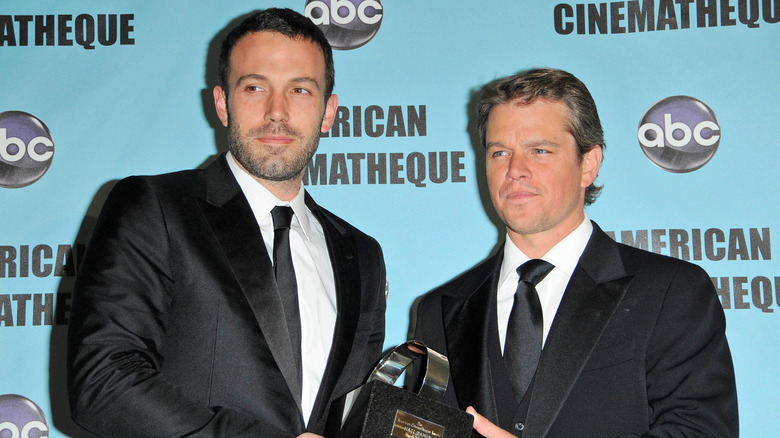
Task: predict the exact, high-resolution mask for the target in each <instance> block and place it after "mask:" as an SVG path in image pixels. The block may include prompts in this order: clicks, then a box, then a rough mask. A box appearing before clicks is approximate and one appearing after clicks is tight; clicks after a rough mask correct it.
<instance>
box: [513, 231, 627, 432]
mask: <svg viewBox="0 0 780 438" xmlns="http://www.w3.org/2000/svg"><path fill="white" fill-rule="evenodd" d="M593 228H594V229H593V235H592V236H591V241H590V242H589V243H588V246H587V247H586V249H585V252H583V255H582V257H581V258H580V262H579V263H578V265H577V268H576V269H575V270H574V273H573V274H572V277H571V279H570V280H569V284H568V286H567V287H566V291H565V292H564V295H563V299H562V300H561V304H560V306H559V307H558V312H557V313H556V316H555V319H554V320H553V324H552V327H551V328H550V333H549V335H548V338H547V342H546V344H545V346H544V350H542V355H541V357H540V358H539V366H538V368H537V371H536V376H535V378H534V384H533V393H532V394H531V400H530V405H529V408H528V413H527V416H526V422H525V426H526V428H525V431H524V435H525V436H527V437H544V436H546V434H547V433H548V431H549V430H550V427H551V426H552V424H553V422H554V420H555V418H556V416H557V415H558V413H559V412H560V409H561V407H562V406H563V404H564V402H565V401H566V398H567V397H568V395H569V393H570V391H571V389H572V387H573V386H574V384H575V382H576V381H577V379H578V378H579V375H580V373H581V372H582V369H583V367H584V366H585V363H586V362H587V360H588V358H589V357H590V355H591V353H592V351H593V348H594V347H595V346H596V343H597V342H598V340H599V338H600V337H601V334H602V333H603V332H604V329H605V327H606V326H607V324H608V323H609V321H610V319H611V318H612V315H613V314H614V312H615V309H617V307H618V305H619V304H620V301H621V300H622V299H623V296H624V295H625V292H626V290H627V289H628V285H629V283H630V282H631V279H632V278H633V277H629V276H627V275H626V273H625V270H624V268H623V264H622V261H621V259H620V254H619V253H618V248H617V245H616V244H615V242H614V241H612V240H611V239H610V238H609V237H608V236H607V235H606V234H604V232H603V231H601V229H600V228H598V226H597V225H596V224H595V223H594V224H593Z"/></svg>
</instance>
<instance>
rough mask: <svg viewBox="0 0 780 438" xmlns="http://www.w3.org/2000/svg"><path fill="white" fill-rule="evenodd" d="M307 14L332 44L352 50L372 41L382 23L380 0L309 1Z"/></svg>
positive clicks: (305, 12)
mask: <svg viewBox="0 0 780 438" xmlns="http://www.w3.org/2000/svg"><path fill="white" fill-rule="evenodd" d="M303 13H304V15H306V16H307V17H308V18H309V19H310V20H311V21H312V22H314V24H316V25H317V27H319V28H320V29H321V30H322V33H324V34H325V37H326V38H327V39H328V42H330V45H331V47H333V48H334V49H338V50H352V49H357V48H358V47H360V46H362V45H364V44H366V43H367V42H369V41H371V38H374V36H375V35H376V34H377V32H379V26H381V25H382V2H381V1H380V0H306V9H305V10H304V12H303Z"/></svg>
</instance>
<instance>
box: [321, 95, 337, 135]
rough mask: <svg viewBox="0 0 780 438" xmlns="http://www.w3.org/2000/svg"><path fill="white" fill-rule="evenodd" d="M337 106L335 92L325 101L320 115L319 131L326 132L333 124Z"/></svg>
mask: <svg viewBox="0 0 780 438" xmlns="http://www.w3.org/2000/svg"><path fill="white" fill-rule="evenodd" d="M338 107H339V97H338V96H336V95H335V94H331V95H330V97H329V98H328V101H327V102H325V114H324V115H323V116H322V126H320V132H328V131H329V130H330V127H331V126H333V121H334V120H336V110H337V109H338Z"/></svg>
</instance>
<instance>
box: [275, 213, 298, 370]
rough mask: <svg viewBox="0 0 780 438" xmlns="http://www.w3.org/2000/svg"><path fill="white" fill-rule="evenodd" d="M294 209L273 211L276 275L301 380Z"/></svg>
mask: <svg viewBox="0 0 780 438" xmlns="http://www.w3.org/2000/svg"><path fill="white" fill-rule="evenodd" d="M292 216H293V210H292V208H290V207H286V206H282V205H277V206H276V207H274V208H273V210H271V217H272V218H273V220H274V274H275V275H276V286H277V288H278V289H279V294H280V295H281V298H282V306H283V307H284V317H285V319H286V320H287V329H288V330H289V332H290V341H291V342H292V349H293V355H294V359H295V363H296V368H297V374H298V382H300V381H301V376H302V374H301V373H302V370H301V368H302V364H301V316H300V312H299V310H298V284H297V282H296V281H295V269H294V268H293V262H292V254H291V252H290V222H291V221H292Z"/></svg>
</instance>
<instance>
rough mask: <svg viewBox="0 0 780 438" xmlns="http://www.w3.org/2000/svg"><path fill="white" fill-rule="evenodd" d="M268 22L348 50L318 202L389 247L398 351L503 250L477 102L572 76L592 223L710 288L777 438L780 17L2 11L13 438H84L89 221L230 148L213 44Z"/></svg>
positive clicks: (316, 2)
mask: <svg viewBox="0 0 780 438" xmlns="http://www.w3.org/2000/svg"><path fill="white" fill-rule="evenodd" d="M271 6H285V7H290V8H293V9H295V10H297V11H300V12H301V13H305V14H306V15H307V16H309V17H310V18H311V19H312V20H313V21H315V23H317V24H318V25H320V26H321V27H322V28H323V30H324V31H325V33H326V35H327V36H328V37H329V39H330V40H331V43H332V44H333V46H334V48H336V49H337V50H336V51H335V52H334V56H335V63H336V88H335V92H336V94H338V96H339V105H340V106H339V108H338V114H337V120H336V123H335V124H334V126H333V128H332V129H331V131H330V132H329V133H328V135H327V136H325V138H323V139H322V141H321V143H320V148H319V150H318V152H317V154H316V155H315V157H314V159H313V161H312V163H311V164H310V165H309V167H308V168H307V171H306V174H305V176H304V182H305V184H307V186H308V187H307V189H308V190H309V191H310V192H311V193H312V194H313V196H314V197H315V199H317V201H318V202H319V203H320V204H322V205H323V206H325V207H326V208H328V209H330V210H332V211H334V212H336V213H337V214H339V215H341V216H342V217H344V218H346V219H347V220H349V221H351V222H352V223H353V224H355V225H356V226H358V227H359V228H361V229H362V230H364V231H366V232H367V233H369V234H371V235H372V236H374V237H375V238H376V239H377V240H379V242H380V243H381V244H382V247H383V249H384V252H385V257H386V262H387V270H388V282H389V296H388V306H387V337H386V345H387V346H388V347H389V346H392V345H396V344H399V343H401V342H403V341H404V340H405V339H406V337H407V330H408V325H409V317H410V310H411V308H412V304H413V302H414V300H415V298H416V297H418V296H419V295H421V294H423V293H425V292H427V291H429V290H431V289H432V288H434V287H435V286H437V285H440V284H442V283H444V282H445V281H447V280H449V279H451V278H452V277H454V276H456V275H457V274H458V273H460V272H462V271H464V270H465V269H467V268H469V267H471V266H473V265H474V264H476V263H477V262H478V261H480V260H481V259H483V258H485V257H486V256H488V255H489V254H490V253H491V252H492V251H494V250H495V248H496V246H497V245H498V244H499V243H500V242H501V241H502V240H503V239H504V234H503V231H502V226H501V224H500V222H499V221H498V220H497V217H496V215H495V213H494V212H493V210H492V207H491V204H490V200H489V198H488V196H487V194H486V191H485V182H484V157H483V155H482V152H481V151H480V146H479V145H478V144H477V142H476V141H475V136H474V135H473V134H472V133H473V129H472V127H473V125H474V120H473V117H472V113H473V110H472V103H473V98H474V93H475V92H476V91H477V90H478V89H479V87H480V86H481V85H483V84H484V83H486V82H488V81H490V80H492V79H494V78H496V77H500V76H506V75H509V74H513V73H516V72H518V71H520V70H523V69H527V68H531V67H541V66H548V67H556V68H561V69H564V70H568V71H570V72H572V73H573V74H575V75H576V76H578V77H579V78H580V79H582V81H583V82H585V84H586V85H587V86H588V87H589V88H590V90H591V92H592V94H593V96H594V98H595V100H596V103H597V104H598V107H599V111H600V114H601V118H602V122H603V124H604V129H605V132H606V143H607V148H606V152H605V161H604V164H603V167H602V170H601V174H600V176H599V180H598V181H599V182H600V183H601V184H603V185H604V186H605V188H604V191H603V194H602V196H601V197H600V198H599V199H598V201H597V202H596V203H595V204H594V205H593V206H591V207H589V208H588V210H587V213H588V215H589V216H590V217H591V218H592V219H594V220H595V221H597V222H598V223H599V225H600V226H601V227H602V228H603V229H605V230H609V231H610V232H611V234H612V236H613V237H614V238H615V239H616V240H618V241H620V242H623V243H627V244H630V245H634V246H638V247H641V248H645V249H647V250H650V251H653V252H656V253H660V254H665V255H669V256H672V257H677V258H680V259H684V260H689V261H692V262H694V263H697V264H699V265H701V266H702V267H704V268H705V269H706V270H707V271H708V273H709V274H710V276H711V278H712V281H713V283H714V284H715V287H716V289H717V291H718V294H719V296H720V300H721V303H722V305H723V308H724V310H725V313H726V318H727V322H728V332H727V334H728V337H729V341H730V344H731V349H732V354H733V356H734V365H735V368H736V375H737V384H738V393H739V402H740V422H741V429H742V433H743V436H747V437H761V436H768V435H767V434H768V433H771V431H777V430H780V418H779V417H778V416H777V412H778V410H780V398H779V397H778V395H777V394H778V393H780V374H778V371H777V368H778V365H779V364H780V353H779V352H780V349H778V347H777V345H779V344H780V304H779V302H780V264H778V263H777V261H776V260H775V259H776V258H780V247H779V246H778V245H776V244H774V242H773V237H774V238H775V239H776V240H778V239H780V235H777V234H776V233H778V232H780V203H778V200H779V199H778V194H777V193H778V189H777V187H778V185H780V172H778V171H777V166H778V162H780V137H779V136H778V133H777V125H778V119H780V105H778V102H779V101H780V81H778V74H779V73H778V72H780V23H778V22H780V0H629V1H610V2H598V1H595V2H589V3H584V2H578V1H561V2H558V1H517V0H513V1H509V0H485V1H479V2H476V1H452V0H426V1H398V0H396V1H390V0H384V1H380V0H362V1H361V0H288V1H283V2H279V1H273V2H272V1H265V0H253V1H245V0H232V1H216V0H214V1H201V2H188V1H183V0H168V1H164V2H141V1H135V2H133V1H119V0H105V1H101V2H93V1H87V0H70V1H67V2H61V1H54V0H49V1H32V2H31V1H29V0H2V2H0V436H2V437H14V438H16V437H22V438H27V437H33V438H34V437H46V436H48V437H63V436H68V437H86V436H89V435H88V434H87V433H85V432H81V431H80V430H79V429H78V428H77V427H76V426H74V425H73V423H72V422H71V421H70V419H69V412H68V406H67V393H66V382H65V379H66V378H65V334H66V331H67V326H68V320H69V316H70V306H71V300H72V296H73V283H74V276H75V273H76V271H77V270H78V268H79V262H80V260H81V257H82V255H83V253H84V247H85V244H86V242H87V241H88V238H89V235H90V233H91V230H92V228H93V226H94V222H95V220H96V217H97V215H98V213H99V211H100V208H101V206H102V203H103V201H104V199H105V196H106V194H107V192H108V191H109V190H110V189H111V187H112V186H113V184H115V183H116V181H117V180H119V179H121V178H123V177H126V176H129V175H137V174H156V173H163V172H169V171H175V170H181V169H190V168H195V167H199V166H202V165H204V164H205V163H207V162H209V161H210V160H211V159H213V157H214V156H215V155H217V154H219V153H221V152H223V151H225V150H226V142H225V132H224V129H223V128H222V126H221V124H220V123H219V120H218V119H217V117H216V114H215V112H214V106H213V99H212V94H211V89H212V87H213V86H214V85H215V83H216V55H217V52H218V46H219V43H220V41H221V39H222V37H223V36H224V35H225V34H226V31H227V30H228V29H229V27H230V26H231V25H233V24H235V18H236V17H239V16H242V15H244V14H246V13H247V12H250V11H252V10H255V9H262V8H266V7H271Z"/></svg>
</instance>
